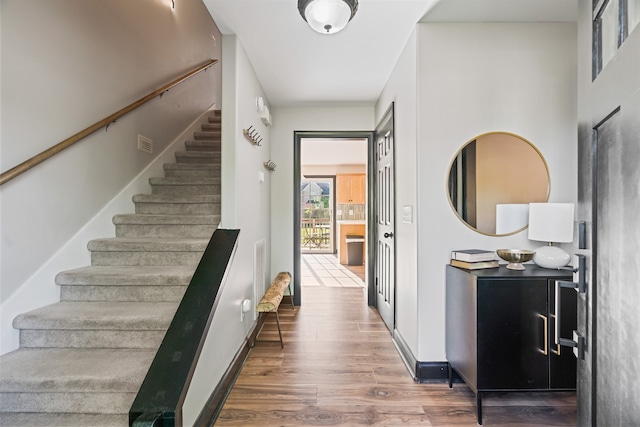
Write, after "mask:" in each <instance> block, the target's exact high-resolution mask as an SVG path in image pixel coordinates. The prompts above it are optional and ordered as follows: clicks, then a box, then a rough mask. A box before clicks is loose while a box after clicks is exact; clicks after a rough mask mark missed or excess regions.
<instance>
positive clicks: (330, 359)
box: [216, 286, 576, 426]
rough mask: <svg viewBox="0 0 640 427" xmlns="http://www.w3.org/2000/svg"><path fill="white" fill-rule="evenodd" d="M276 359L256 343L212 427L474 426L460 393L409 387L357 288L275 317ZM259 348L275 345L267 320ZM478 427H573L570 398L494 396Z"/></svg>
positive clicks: (327, 291) (306, 299) (306, 294)
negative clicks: (280, 335)
mask: <svg viewBox="0 0 640 427" xmlns="http://www.w3.org/2000/svg"><path fill="white" fill-rule="evenodd" d="M279 313H280V324H281V326H282V330H283V338H284V342H285V345H284V349H281V348H280V344H279V343H277V342H274V343H265V342H258V343H256V346H255V347H254V348H253V349H252V350H251V353H250V355H249V358H248V359H247V362H246V364H245V366H244V368H243V370H242V372H241V374H240V375H239V377H238V379H237V381H236V383H235V386H234V387H233V389H232V391H231V393H230V395H229V397H228V399H227V401H226V403H225V405H224V407H223V409H222V412H221V413H220V416H219V418H218V420H217V422H216V426H262V425H275V426H359V425H376V426H405V425H419V426H475V425H476V407H475V395H474V394H473V393H472V392H471V390H470V389H469V388H468V387H467V386H466V385H464V384H454V387H453V389H449V387H448V385H446V384H418V383H415V382H414V381H413V380H412V378H411V376H410V374H409V372H408V371H407V369H406V367H405V366H404V364H403V362H402V360H401V358H400V356H399V354H398V352H397V350H396V348H395V346H394V344H393V342H392V341H391V335H390V334H389V331H388V330H387V329H386V327H385V325H384V323H383V322H382V320H381V319H380V316H379V315H378V312H377V311H376V310H374V309H372V308H369V307H367V306H366V295H365V290H364V289H362V288H335V287H323V286H321V287H305V288H304V290H303V306H302V307H296V309H295V311H294V310H291V307H290V306H288V305H282V306H281V307H280V311H279ZM259 338H260V339H268V340H277V339H278V331H277V328H276V324H275V316H273V315H270V316H269V318H268V320H267V323H266V324H265V326H264V328H263V330H262V332H261V334H260V337H259ZM485 396H486V397H483V403H484V404H483V418H484V419H483V421H484V425H485V426H575V425H576V406H575V405H576V400H575V393H493V394H489V393H488V394H486V395H485Z"/></svg>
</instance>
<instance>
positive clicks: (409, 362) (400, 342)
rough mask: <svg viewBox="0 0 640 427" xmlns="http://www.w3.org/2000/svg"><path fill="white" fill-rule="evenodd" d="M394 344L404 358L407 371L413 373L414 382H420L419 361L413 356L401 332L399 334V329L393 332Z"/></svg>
mask: <svg viewBox="0 0 640 427" xmlns="http://www.w3.org/2000/svg"><path fill="white" fill-rule="evenodd" d="M393 343H394V344H395V345H396V348H397V349H398V353H400V357H402V361H403V362H404V364H405V365H406V366H407V369H408V370H409V372H410V373H411V376H412V377H413V380H414V381H417V380H418V379H417V378H416V366H417V360H416V358H415V356H414V355H413V353H412V352H411V350H410V349H409V346H408V345H407V343H406V342H405V341H404V338H402V335H400V332H398V330H397V329H394V330H393Z"/></svg>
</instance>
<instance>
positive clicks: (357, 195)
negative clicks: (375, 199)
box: [336, 174, 366, 205]
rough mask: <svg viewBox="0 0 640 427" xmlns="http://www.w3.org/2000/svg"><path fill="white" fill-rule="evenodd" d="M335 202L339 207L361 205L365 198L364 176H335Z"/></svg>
mask: <svg viewBox="0 0 640 427" xmlns="http://www.w3.org/2000/svg"><path fill="white" fill-rule="evenodd" d="M336 187H337V190H336V202H337V203H338V204H340V205H347V204H357V205H363V204H364V203H365V198H366V179H365V175H364V174H339V175H336Z"/></svg>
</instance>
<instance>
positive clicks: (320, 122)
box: [271, 107, 375, 303]
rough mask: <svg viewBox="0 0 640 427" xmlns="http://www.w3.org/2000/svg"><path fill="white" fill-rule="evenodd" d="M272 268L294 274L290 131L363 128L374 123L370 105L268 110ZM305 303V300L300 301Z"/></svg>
mask: <svg viewBox="0 0 640 427" xmlns="http://www.w3.org/2000/svg"><path fill="white" fill-rule="evenodd" d="M271 113H272V116H273V126H272V127H271V141H272V143H271V159H272V160H273V161H274V162H275V163H276V164H277V165H278V168H277V169H276V172H275V173H274V174H273V176H272V181H271V233H272V234H273V236H277V238H274V240H273V241H272V242H271V255H272V257H271V271H273V272H279V271H289V272H291V273H292V274H293V249H294V247H293V179H294V177H293V133H294V131H324V130H326V131H362V130H373V129H374V127H375V124H374V120H373V119H374V117H373V107H307V108H303V107H300V108H297V107H275V108H273V109H272V111H271ZM303 303H304V301H303Z"/></svg>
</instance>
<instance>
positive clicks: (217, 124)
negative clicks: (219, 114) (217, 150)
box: [202, 120, 222, 132]
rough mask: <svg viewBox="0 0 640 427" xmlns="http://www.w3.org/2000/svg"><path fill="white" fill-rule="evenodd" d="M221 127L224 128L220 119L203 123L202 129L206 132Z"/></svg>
mask: <svg viewBox="0 0 640 427" xmlns="http://www.w3.org/2000/svg"><path fill="white" fill-rule="evenodd" d="M221 129H222V122H220V120H216V121H213V122H209V123H203V124H202V130H203V131H204V132H207V131H212V130H217V131H220V130H221Z"/></svg>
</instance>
